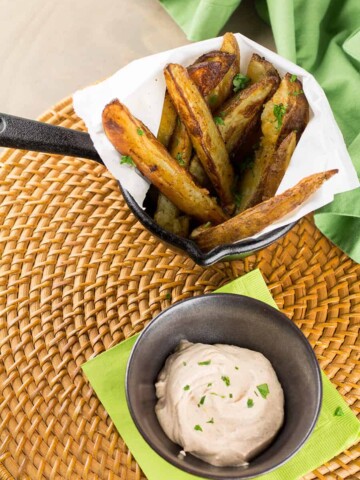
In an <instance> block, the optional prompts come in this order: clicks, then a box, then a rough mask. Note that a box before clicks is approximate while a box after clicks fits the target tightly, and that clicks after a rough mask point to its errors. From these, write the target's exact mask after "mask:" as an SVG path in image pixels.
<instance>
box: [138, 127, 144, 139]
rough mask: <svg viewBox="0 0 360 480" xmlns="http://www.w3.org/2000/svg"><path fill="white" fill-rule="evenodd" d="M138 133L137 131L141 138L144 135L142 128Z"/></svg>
mask: <svg viewBox="0 0 360 480" xmlns="http://www.w3.org/2000/svg"><path fill="white" fill-rule="evenodd" d="M136 131H137V134H138V135H140V137H142V136H143V135H144V130H141V128H138V129H137V130H136Z"/></svg>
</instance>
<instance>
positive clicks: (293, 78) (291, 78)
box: [290, 73, 297, 82]
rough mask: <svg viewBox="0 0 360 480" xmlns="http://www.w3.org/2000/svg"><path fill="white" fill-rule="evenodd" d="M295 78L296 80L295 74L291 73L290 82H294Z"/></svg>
mask: <svg viewBox="0 0 360 480" xmlns="http://www.w3.org/2000/svg"><path fill="white" fill-rule="evenodd" d="M296 80H297V75H295V74H294V73H293V74H292V75H291V77H290V82H296Z"/></svg>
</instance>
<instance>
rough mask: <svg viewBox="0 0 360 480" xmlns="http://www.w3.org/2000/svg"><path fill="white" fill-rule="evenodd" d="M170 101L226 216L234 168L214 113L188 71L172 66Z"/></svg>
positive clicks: (167, 70)
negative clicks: (184, 127)
mask: <svg viewBox="0 0 360 480" xmlns="http://www.w3.org/2000/svg"><path fill="white" fill-rule="evenodd" d="M164 74H165V81H166V85H167V88H168V91H169V94H170V96H171V99H172V101H173V103H174V105H175V108H176V110H177V111H178V113H179V115H180V118H181V120H182V122H183V123H184V125H185V126H186V129H187V131H188V133H189V135H190V138H191V141H192V144H193V146H194V148H195V150H196V153H197V155H198V157H199V159H200V161H201V163H202V165H203V167H204V169H205V171H206V173H207V175H208V176H209V178H210V180H211V182H212V184H213V185H214V188H215V190H216V192H217V194H218V196H219V198H220V201H221V204H222V205H223V207H224V209H225V211H226V212H227V213H231V212H232V211H233V210H234V199H233V193H232V186H233V177H234V174H233V168H232V166H231V163H230V160H229V156H228V153H227V151H226V147H225V144H224V141H223V139H222V137H221V134H220V132H219V130H218V128H217V126H216V125H215V122H214V119H213V117H212V114H211V112H210V110H209V108H208V106H207V104H206V102H205V100H204V98H203V97H202V95H201V93H200V92H199V90H198V88H197V87H196V85H195V83H194V82H193V81H192V80H191V78H190V76H189V74H188V72H187V71H186V69H185V68H184V67H183V66H181V65H178V64H174V63H171V64H169V65H168V66H167V67H166V68H165V71H164Z"/></svg>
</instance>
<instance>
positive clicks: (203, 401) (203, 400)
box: [198, 395, 206, 407]
mask: <svg viewBox="0 0 360 480" xmlns="http://www.w3.org/2000/svg"><path fill="white" fill-rule="evenodd" d="M205 398H206V395H204V396H203V397H201V398H200V402H199V403H198V407H200V405H204V403H205Z"/></svg>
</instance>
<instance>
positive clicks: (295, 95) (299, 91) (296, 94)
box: [291, 90, 304, 97]
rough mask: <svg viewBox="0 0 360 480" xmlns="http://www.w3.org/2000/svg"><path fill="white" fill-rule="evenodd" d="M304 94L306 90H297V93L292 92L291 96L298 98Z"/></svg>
mask: <svg viewBox="0 0 360 480" xmlns="http://www.w3.org/2000/svg"><path fill="white" fill-rule="evenodd" d="M302 93H304V90H297V91H295V92H292V93H291V95H294V97H297V96H298V95H301V94H302Z"/></svg>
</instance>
